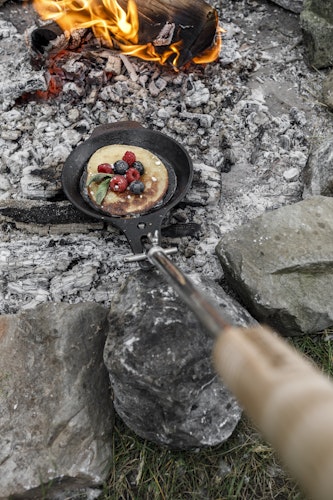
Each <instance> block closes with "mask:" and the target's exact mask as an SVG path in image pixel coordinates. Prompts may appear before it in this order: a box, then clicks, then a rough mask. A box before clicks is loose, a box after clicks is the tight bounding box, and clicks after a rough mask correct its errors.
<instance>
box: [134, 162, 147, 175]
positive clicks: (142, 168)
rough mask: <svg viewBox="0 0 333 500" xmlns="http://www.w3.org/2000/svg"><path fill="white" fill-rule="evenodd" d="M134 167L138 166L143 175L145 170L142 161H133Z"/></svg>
mask: <svg viewBox="0 0 333 500" xmlns="http://www.w3.org/2000/svg"><path fill="white" fill-rule="evenodd" d="M132 167H134V168H136V169H137V171H138V172H139V174H140V175H142V174H143V172H144V171H145V169H144V166H143V165H142V163H141V161H135V162H134V163H133V165H132Z"/></svg>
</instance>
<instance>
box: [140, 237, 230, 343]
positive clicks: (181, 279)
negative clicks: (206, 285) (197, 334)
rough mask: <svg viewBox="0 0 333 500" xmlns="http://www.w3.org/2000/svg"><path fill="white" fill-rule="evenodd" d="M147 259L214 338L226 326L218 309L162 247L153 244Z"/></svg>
mask: <svg viewBox="0 0 333 500" xmlns="http://www.w3.org/2000/svg"><path fill="white" fill-rule="evenodd" d="M147 257H148V259H149V261H150V262H151V263H152V264H154V265H155V266H156V267H157V268H158V269H159V271H161V273H162V274H163V275H164V277H165V278H166V280H167V281H168V283H169V284H170V285H171V286H172V287H173V288H174V289H175V290H176V291H177V292H178V293H179V295H180V296H181V298H182V299H183V300H184V302H185V303H186V304H187V305H188V306H189V308H190V309H191V310H192V312H193V313H194V314H195V315H196V317H197V318H198V320H199V321H200V322H201V323H202V325H203V326H204V327H205V328H206V329H207V330H208V332H209V333H210V334H211V335H212V336H213V337H214V338H216V337H217V336H218V335H220V334H221V332H222V331H223V330H224V329H225V328H226V327H228V326H230V325H229V324H228V323H227V322H226V321H225V319H224V318H223V317H222V315H221V313H220V311H219V310H218V309H217V308H216V307H215V306H213V305H212V304H211V303H210V302H209V301H208V300H207V299H206V298H205V297H204V296H203V295H202V294H201V292H199V290H198V289H197V288H196V286H195V285H194V284H193V283H192V281H191V280H190V279H189V278H188V277H186V276H185V275H184V274H183V273H182V271H181V270H180V269H179V268H178V267H177V266H176V265H175V264H174V263H173V262H171V260H170V259H169V258H168V256H167V255H166V253H165V251H164V250H163V248H161V247H160V246H158V245H153V246H152V247H151V248H150V250H149V251H148V253H147Z"/></svg>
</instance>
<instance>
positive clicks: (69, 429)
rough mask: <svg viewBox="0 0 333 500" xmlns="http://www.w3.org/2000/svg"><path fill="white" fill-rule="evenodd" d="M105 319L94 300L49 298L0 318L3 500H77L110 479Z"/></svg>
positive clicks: (0, 479)
mask: <svg viewBox="0 0 333 500" xmlns="http://www.w3.org/2000/svg"><path fill="white" fill-rule="evenodd" d="M106 316H107V309H106V308H103V307H102V306H98V305H95V304H93V303H84V304H76V305H64V304H54V303H49V304H45V305H42V306H38V307H36V308H35V309H30V310H26V311H22V312H20V313H18V314H17V315H11V316H9V315H8V316H1V317H0V367H1V368H0V389H1V390H0V408H1V411H0V427H1V447H0V498H1V500H5V499H8V498H9V497H11V498H15V499H22V500H26V499H30V498H33V499H36V498H46V496H45V494H46V492H47V498H48V499H51V500H53V499H57V500H58V499H60V498H61V499H64V498H74V497H76V495H78V492H80V491H82V489H85V488H88V489H91V488H92V489H93V490H95V492H96V489H97V487H100V486H101V485H102V483H103V482H104V481H105V479H106V477H107V474H108V466H109V461H110V458H111V456H112V450H111V432H112V426H113V408H112V403H111V399H110V393H109V388H108V376H107V372H106V370H105V366H104V364H103V358H102V352H103V347H104V340H105V320H106ZM66 492H67V497H66ZM68 492H71V494H72V493H73V492H74V493H73V496H69V493H68ZM61 495H62V496H61ZM80 498H83V497H80ZM84 498H88V497H87V496H86V497H84ZM89 498H92V496H91V495H90V496H89Z"/></svg>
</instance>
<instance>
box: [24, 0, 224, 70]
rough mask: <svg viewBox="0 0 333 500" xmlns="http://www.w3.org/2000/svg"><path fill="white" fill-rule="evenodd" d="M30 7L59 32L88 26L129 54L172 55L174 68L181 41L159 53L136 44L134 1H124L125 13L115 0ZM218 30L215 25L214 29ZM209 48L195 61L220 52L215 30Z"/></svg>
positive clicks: (44, 0)
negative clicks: (211, 44)
mask: <svg viewBox="0 0 333 500" xmlns="http://www.w3.org/2000/svg"><path fill="white" fill-rule="evenodd" d="M33 4H34V8H35V9H36V11H37V12H38V14H39V15H40V16H41V18H42V19H44V20H53V21H55V22H56V23H57V24H58V25H59V26H60V27H61V28H62V30H63V31H68V32H71V31H73V30H76V29H82V28H90V29H91V30H92V32H93V34H94V36H95V37H96V38H98V39H102V40H103V41H104V43H105V44H106V45H108V46H109V47H114V46H115V42H116V46H117V47H119V49H120V50H121V51H122V52H123V53H125V54H129V55H133V56H136V57H139V58H141V59H144V60H148V61H155V62H158V63H160V64H166V62H167V61H168V59H169V58H170V56H173V59H172V64H173V66H175V67H177V62H178V59H179V56H180V52H181V46H182V40H180V41H177V42H174V43H172V44H170V45H169V46H168V47H164V50H163V53H160V52H159V51H158V50H156V48H155V46H154V45H153V43H147V44H143V45H140V44H139V35H138V34H139V16H138V11H137V7H136V3H135V0H128V4H127V12H126V11H125V10H124V9H122V7H121V6H120V5H119V4H118V3H117V0H33ZM218 30H219V28H218ZM216 39H217V40H216V42H215V44H214V46H213V47H211V48H209V49H207V50H205V51H204V52H203V53H202V54H200V55H199V56H197V57H195V58H194V59H193V61H194V62H195V63H197V64H202V63H208V62H212V61H214V60H215V59H216V58H217V57H218V55H219V52H220V48H221V37H220V36H219V33H218V31H217V36H216Z"/></svg>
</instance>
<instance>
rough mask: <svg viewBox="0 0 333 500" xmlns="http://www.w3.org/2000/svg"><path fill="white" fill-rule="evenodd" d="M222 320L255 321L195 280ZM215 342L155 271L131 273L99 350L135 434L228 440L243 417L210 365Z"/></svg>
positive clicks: (167, 442)
mask: <svg viewBox="0 0 333 500" xmlns="http://www.w3.org/2000/svg"><path fill="white" fill-rule="evenodd" d="M195 279H196V284H197V287H198V289H200V290H201V291H202V292H203V293H204V294H207V293H208V290H209V295H210V296H211V297H213V298H214V299H215V302H217V303H218V305H219V307H220V308H221V310H222V311H223V315H224V317H225V318H226V319H227V321H229V322H231V323H235V324H239V325H243V326H246V325H248V324H249V323H251V322H252V323H253V321H254V320H253V318H251V316H250V315H249V314H248V313H247V312H246V311H245V309H243V308H242V307H241V306H240V305H239V304H237V302H235V301H234V300H233V299H231V298H230V297H229V296H227V294H226V293H225V292H224V291H223V290H222V288H221V287H220V286H219V285H217V284H216V283H214V282H213V281H206V282H205V281H203V280H202V279H199V278H198V277H197V276H196V277H195ZM212 347H213V339H212V338H211V337H210V336H209V335H208V333H207V332H206V331H205V330H204V329H203V328H202V327H201V326H200V325H199V323H198V321H197V320H196V318H195V317H194V315H193V313H192V312H191V310H190V309H189V308H188V307H187V306H185V304H184V303H183V302H182V300H181V299H180V298H179V296H178V295H177V294H176V293H175V292H174V291H173V289H171V288H170V286H168V285H166V284H165V283H164V282H163V279H162V278H161V276H159V274H158V273H157V272H156V271H150V272H143V271H138V272H135V273H133V274H132V275H131V276H130V277H129V278H128V279H127V281H126V283H125V285H124V287H123V288H122V290H121V291H120V292H119V294H118V295H117V297H115V298H114V300H113V303H112V305H111V310H110V330H109V333H108V338H107V342H106V345H105V350H104V360H105V364H106V366H107V368H108V370H109V375H110V381H111V386H112V390H113V394H114V405H115V409H116V411H117V413H118V414H119V415H120V416H121V418H122V419H123V420H124V422H125V423H126V424H127V425H128V427H130V428H131V429H132V430H133V431H135V432H136V433H137V434H138V435H139V436H141V437H143V438H146V439H149V440H151V441H154V442H156V443H158V444H160V445H164V446H167V447H169V448H174V449H191V448H196V447H200V446H207V445H209V446H211V445H216V444H219V443H221V442H224V441H225V440H227V439H228V438H229V437H230V435H231V434H232V432H233V430H234V428H235V426H236V424H237V422H238V421H239V419H240V415H241V411H240V409H239V407H238V405H237V403H236V401H235V400H234V398H233V396H232V395H231V394H230V393H229V392H228V390H227V389H226V388H225V387H224V386H223V384H222V383H221V381H220V380H219V379H218V377H217V376H216V373H215V371H214V369H213V367H212V363H211V352H212Z"/></svg>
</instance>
